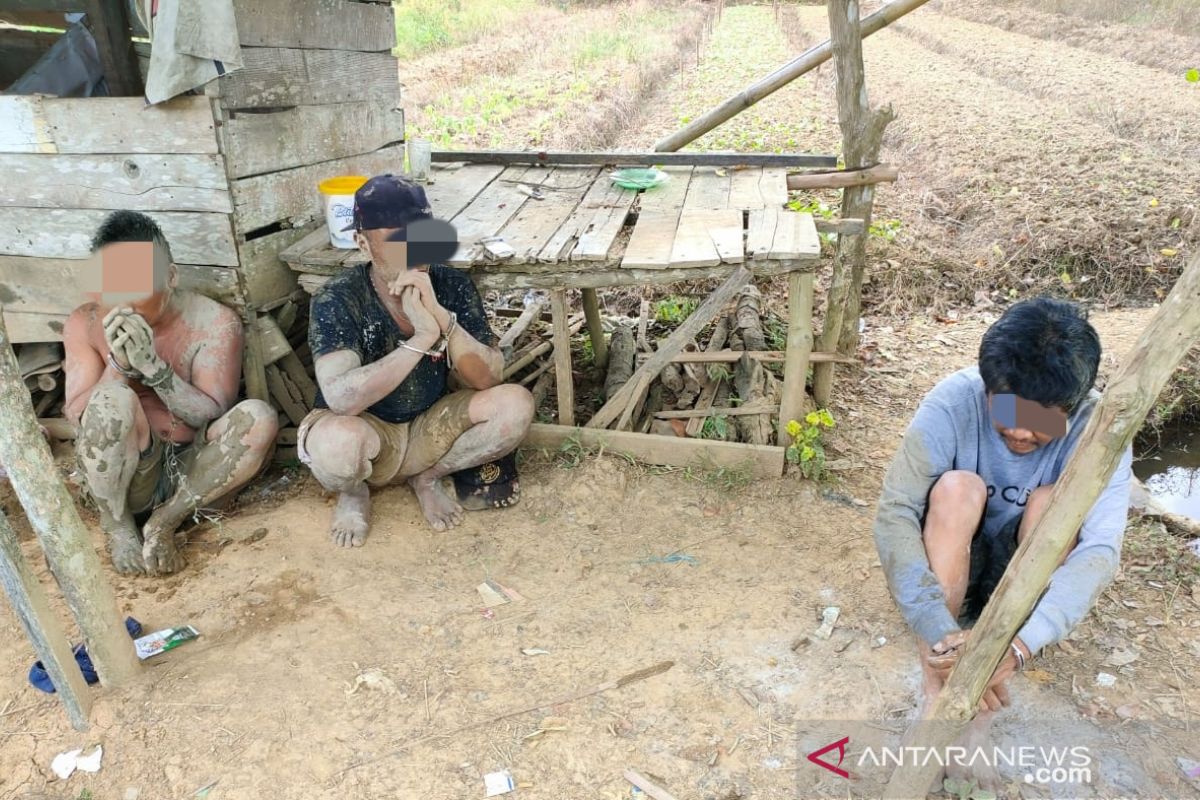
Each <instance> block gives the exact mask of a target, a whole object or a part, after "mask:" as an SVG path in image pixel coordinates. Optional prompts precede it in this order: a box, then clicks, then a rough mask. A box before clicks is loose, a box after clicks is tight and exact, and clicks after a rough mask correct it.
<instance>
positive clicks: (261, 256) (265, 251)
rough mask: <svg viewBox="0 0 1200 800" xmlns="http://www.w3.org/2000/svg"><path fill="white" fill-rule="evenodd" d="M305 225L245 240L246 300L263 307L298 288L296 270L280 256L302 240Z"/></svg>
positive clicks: (256, 306)
mask: <svg viewBox="0 0 1200 800" xmlns="http://www.w3.org/2000/svg"><path fill="white" fill-rule="evenodd" d="M306 233H307V229H305V228H291V229H288V230H283V231H279V232H277V233H271V234H267V235H266V236H260V237H258V238H257V239H253V240H251V241H249V242H245V243H244V244H242V246H241V247H240V249H239V252H238V255H239V257H240V259H241V262H242V264H241V273H242V282H243V284H244V286H245V288H246V302H247V303H249V304H250V305H251V306H253V307H255V308H260V307H262V306H264V305H267V304H269V303H273V302H275V301H276V300H280V299H282V298H284V297H287V296H288V295H289V294H291V293H292V292H294V291H295V290H296V273H294V272H292V270H291V269H289V268H288V265H287V264H285V263H284V262H283V260H282V259H281V258H280V257H279V253H280V251H281V250H283V249H284V248H285V247H288V246H289V245H291V244H294V243H295V242H297V241H299V240H300V239H301V238H303V237H304V236H305V235H306Z"/></svg>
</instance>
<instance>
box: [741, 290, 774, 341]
mask: <svg viewBox="0 0 1200 800" xmlns="http://www.w3.org/2000/svg"><path fill="white" fill-rule="evenodd" d="M736 317H737V329H738V332H739V333H741V334H742V349H743V350H766V349H767V337H766V336H765V335H764V334H763V325H762V293H761V292H759V291H758V289H757V288H756V287H754V286H753V285H751V286H743V287H742V291H741V292H739V293H738V302H737V313H736Z"/></svg>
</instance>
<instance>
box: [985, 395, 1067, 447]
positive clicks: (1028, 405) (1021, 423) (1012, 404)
mask: <svg viewBox="0 0 1200 800" xmlns="http://www.w3.org/2000/svg"><path fill="white" fill-rule="evenodd" d="M988 407H989V409H990V411H991V417H992V427H993V428H995V430H996V433H998V434H999V435H1000V438H1001V439H1003V440H1004V444H1005V446H1006V447H1007V448H1008V449H1009V450H1010V451H1011V452H1013V453H1016V454H1017V455H1026V454H1028V453H1032V452H1033V451H1034V450H1037V449H1038V448H1039V447H1045V446H1046V445H1048V444H1050V442H1052V441H1054V440H1055V439H1057V438H1060V437H1062V436H1066V434H1067V412H1066V411H1065V410H1063V409H1062V408H1059V407H1057V406H1043V405H1041V404H1040V403H1035V402H1034V401H1032V400H1026V399H1025V398H1023V397H1018V396H1017V395H1015V394H1001V393H995V394H993V393H990V392H989V393H988Z"/></svg>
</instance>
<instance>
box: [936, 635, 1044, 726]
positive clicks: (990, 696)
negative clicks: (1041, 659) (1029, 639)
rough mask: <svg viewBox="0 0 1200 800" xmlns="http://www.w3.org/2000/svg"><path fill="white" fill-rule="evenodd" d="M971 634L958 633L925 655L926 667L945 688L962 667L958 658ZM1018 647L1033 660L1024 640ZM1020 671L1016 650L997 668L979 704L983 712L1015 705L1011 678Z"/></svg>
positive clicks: (1008, 654) (1019, 641)
mask: <svg viewBox="0 0 1200 800" xmlns="http://www.w3.org/2000/svg"><path fill="white" fill-rule="evenodd" d="M970 635H971V631H969V630H965V631H955V632H954V633H951V634H948V635H946V636H945V637H943V638H942V640H941V641H939V642H937V643H936V644H935V645H934V646H933V647H932V648H931V649H930V651H929V652H928V653H926V654H925V656H924V658H925V663H926V664H928V665H929V666H930V667H931V668H933V671H934V672H936V673H937V675H938V678H940V679H941V681H942V684H943V685H945V683H946V678H947V677H948V676H949V675H950V671H951V670H952V669H954V665H955V664H957V663H958V657H959V655H960V654H961V653H962V646H963V645H964V644H966V641H967V639H968V638H970ZM1013 642H1014V644H1016V646H1017V647H1020V648H1021V652H1022V653H1025V654H1026V658H1028V657H1029V655H1028V652H1029V649H1028V648H1027V647H1025V644H1024V642H1022V641H1021V640H1020V639H1014V640H1013ZM1016 671H1017V657H1016V656H1015V655H1013V652H1012V648H1011V647H1010V648H1009V650H1008V652H1006V653H1005V654H1004V658H1003V659H1001V661H1000V664H999V665H998V666H997V667H996V671H995V672H994V673H992V679H991V680H990V681H988V685H987V689H985V690H984V692H983V697H982V698H980V701H979V710H980V711H985V710H988V711H999V710H1000V709H1001V708H1005V707H1007V706H1008V705H1009V703H1010V702H1011V700H1010V698H1009V694H1008V679H1009V678H1011V677H1012V676H1013V675H1014V674H1015V673H1016Z"/></svg>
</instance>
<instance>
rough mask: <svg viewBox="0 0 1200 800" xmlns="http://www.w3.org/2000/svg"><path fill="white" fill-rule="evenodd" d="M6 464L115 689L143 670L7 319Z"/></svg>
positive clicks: (2, 452) (2, 446) (2, 437)
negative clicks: (32, 396)
mask: <svg viewBox="0 0 1200 800" xmlns="http://www.w3.org/2000/svg"><path fill="white" fill-rule="evenodd" d="M0 464H4V465H5V467H6V468H7V469H8V478H9V481H10V482H11V483H12V487H13V490H14V491H15V492H16V494H17V499H18V500H19V501H20V502H21V507H22V508H24V509H25V516H26V517H28V518H29V524H30V525H31V526H32V527H33V529H34V531H36V532H37V537H38V540H39V541H40V542H41V544H42V549H43V550H45V552H46V560H47V561H48V562H49V564H50V569H51V571H52V572H53V573H54V577H55V578H57V579H58V584H59V586H60V587H62V592H63V595H64V596H65V597H66V600H67V605H68V606H69V607H70V609H71V613H72V614H74V615H75V621H76V623H77V624H78V625H79V630H80V632H81V633H82V634H83V641H84V643H85V644H86V645H87V649H88V653H89V654H90V655H91V657H92V663H93V664H95V666H96V672H97V674H99V676H100V680H101V682H102V683H103V684H104V685H105V686H116V685H118V684H121V683H123V682H125V681H126V680H128V679H129V678H132V677H133V676H134V675H136V674H137V673H138V670H139V668H140V667H139V664H138V659H137V655H136V654H135V653H134V650H133V644H132V642H130V640H129V634H128V633H126V631H125V624H124V623H123V622H122V621H121V616H120V614H119V613H118V611H117V598H116V595H114V594H113V590H112V587H111V586H110V585H109V584H108V581H107V580H105V578H104V572H103V570H102V569H101V567H100V558H99V556H97V555H96V551H95V549H94V548H93V546H92V542H91V537H90V536H89V535H88V531H87V528H85V527H84V525H83V520H81V519H80V518H79V512H78V511H77V510H76V508H75V502H74V501H73V500H72V499H71V495H70V494H68V493H67V488H66V487H65V486H64V485H63V483H62V481H61V480H59V477H58V469H57V468H56V467H55V465H54V459H53V458H52V457H51V455H50V448H49V447H48V446H47V445H46V440H45V438H44V437H43V436H42V432H41V430H39V428H38V424H37V419H36V418H35V417H34V416H33V408H32V407H31V406H30V404H29V393H28V392H27V391H26V390H25V384H24V383H23V382H22V381H21V373H20V371H19V369H18V367H17V358H16V356H14V355H13V351H12V347H11V346H10V343H9V340H8V330H7V329H6V328H5V326H4V318H3V315H2V314H0Z"/></svg>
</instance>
